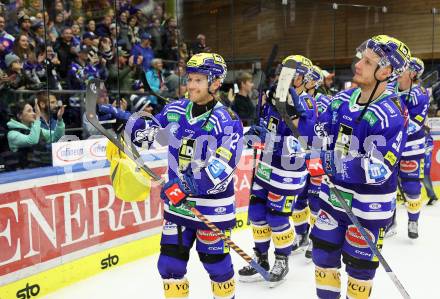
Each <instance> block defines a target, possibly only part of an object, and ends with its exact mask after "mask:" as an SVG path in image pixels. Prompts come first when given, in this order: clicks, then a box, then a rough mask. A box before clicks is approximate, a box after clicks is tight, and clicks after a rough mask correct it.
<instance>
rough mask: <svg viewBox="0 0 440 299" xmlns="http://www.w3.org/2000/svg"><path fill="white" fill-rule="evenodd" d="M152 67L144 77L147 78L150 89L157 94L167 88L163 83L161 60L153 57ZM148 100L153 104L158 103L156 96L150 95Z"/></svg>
mask: <svg viewBox="0 0 440 299" xmlns="http://www.w3.org/2000/svg"><path fill="white" fill-rule="evenodd" d="M151 66H152V68H151V69H149V70H148V71H147V72H146V74H145V77H146V79H147V82H148V85H149V86H150V88H151V90H153V91H154V92H156V93H157V94H162V93H164V92H166V91H167V90H168V88H167V86H166V85H165V81H164V77H163V62H162V59H160V58H155V59H153V60H152V61H151ZM149 100H150V101H151V103H152V104H153V105H155V106H157V105H158V101H157V97H155V96H153V95H150V96H149Z"/></svg>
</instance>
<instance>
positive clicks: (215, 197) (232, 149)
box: [127, 53, 243, 299]
mask: <svg viewBox="0 0 440 299" xmlns="http://www.w3.org/2000/svg"><path fill="white" fill-rule="evenodd" d="M186 72H187V73H188V85H187V86H188V92H189V98H183V99H180V100H178V101H175V102H172V103H170V104H168V105H166V106H165V108H164V109H163V110H162V112H160V113H159V114H158V115H156V117H155V118H156V121H153V120H145V119H143V118H137V119H136V120H131V123H130V122H129V123H128V124H127V128H128V130H130V129H131V128H132V129H131V132H130V134H131V137H132V141H133V142H134V143H135V144H136V145H138V146H140V145H143V146H144V147H149V146H150V145H151V144H152V142H153V141H154V139H155V138H156V139H157V140H159V139H162V137H161V135H162V134H164V132H167V133H168V134H169V135H168V136H167V137H168V139H169V141H168V148H169V152H168V163H169V166H168V182H167V183H166V184H165V185H164V186H163V188H162V193H161V198H162V199H163V200H164V203H165V205H164V210H165V211H164V218H165V220H164V225H163V231H162V239H161V250H160V256H159V261H158V269H159V273H160V275H161V276H162V279H163V283H164V292H165V298H187V297H188V294H189V282H188V280H187V279H186V278H185V274H186V272H187V270H186V269H187V263H188V259H189V252H190V249H191V247H192V246H193V244H194V242H195V243H196V250H197V252H198V254H199V258H200V261H201V262H202V263H203V266H204V268H205V269H206V271H207V272H208V274H209V276H210V278H211V284H212V292H213V296H214V298H216V299H220V298H221V299H226V298H228V299H229V298H234V296H235V295H234V294H235V282H234V269H233V266H232V261H231V257H230V254H229V248H228V247H227V246H226V245H225V243H224V241H223V240H221V239H220V238H219V237H218V236H216V235H215V234H214V233H213V232H212V231H211V230H208V228H207V227H206V225H205V224H204V223H203V222H201V221H200V220H199V219H198V218H196V217H195V216H194V215H193V214H192V212H191V211H190V210H189V209H187V208H185V205H182V203H183V202H186V203H187V204H189V205H190V206H194V207H196V208H197V209H198V210H199V211H200V212H201V213H202V214H204V215H205V216H206V217H207V218H208V220H210V221H211V222H213V223H214V224H215V225H216V226H217V227H218V228H220V229H221V230H223V232H224V233H225V234H227V235H229V234H230V230H231V229H232V228H233V227H234V225H235V196H234V186H233V175H234V170H235V167H236V165H237V163H238V161H239V160H240V157H241V152H242V147H243V145H242V137H243V128H242V125H241V122H240V120H239V119H238V118H237V117H236V115H235V114H234V113H233V112H232V111H230V110H228V108H226V107H225V106H223V105H222V104H221V103H220V102H218V101H217V100H216V96H215V94H216V92H217V90H218V89H219V88H220V86H221V84H222V82H223V80H224V78H225V76H226V64H225V61H224V60H223V58H222V57H221V56H220V55H218V54H214V53H200V54H196V55H194V56H192V57H191V59H190V60H189V61H188V63H187V69H186ZM164 128H166V130H164Z"/></svg>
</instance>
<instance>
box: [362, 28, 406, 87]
mask: <svg viewBox="0 0 440 299" xmlns="http://www.w3.org/2000/svg"><path fill="white" fill-rule="evenodd" d="M366 49H370V50H372V51H373V52H374V53H375V54H376V55H377V56H379V62H378V64H379V66H380V67H386V66H388V65H389V66H391V67H392V69H393V73H392V75H391V77H390V78H389V79H388V80H393V79H395V78H396V77H398V76H399V75H400V74H402V73H403V72H404V71H405V70H406V69H407V68H408V65H409V62H410V59H411V51H410V49H409V48H408V46H407V45H406V44H405V43H403V42H401V41H400V40H398V39H397V38H394V37H391V36H388V35H376V36H373V37H372V38H370V39H369V40H367V41H365V42H364V43H363V44H362V45H361V46H360V47H359V48H358V49H357V53H358V54H362V53H363V51H364V50H366ZM359 58H361V57H359Z"/></svg>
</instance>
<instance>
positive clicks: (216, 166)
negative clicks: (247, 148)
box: [208, 160, 226, 179]
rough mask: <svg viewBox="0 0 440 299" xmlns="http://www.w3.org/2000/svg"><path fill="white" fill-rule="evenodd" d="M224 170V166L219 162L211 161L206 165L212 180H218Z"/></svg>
mask: <svg viewBox="0 0 440 299" xmlns="http://www.w3.org/2000/svg"><path fill="white" fill-rule="evenodd" d="M225 169H226V165H224V164H223V163H222V162H220V161H219V160H213V161H212V162H211V163H210V164H209V165H208V171H209V173H210V174H211V176H212V177H213V178H214V179H216V178H218V177H219V176H220V175H221V174H222V173H223V172H224V171H225Z"/></svg>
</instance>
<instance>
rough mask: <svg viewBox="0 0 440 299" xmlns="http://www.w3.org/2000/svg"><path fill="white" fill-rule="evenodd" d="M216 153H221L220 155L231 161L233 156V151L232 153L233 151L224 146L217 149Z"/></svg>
mask: <svg viewBox="0 0 440 299" xmlns="http://www.w3.org/2000/svg"><path fill="white" fill-rule="evenodd" d="M215 153H216V154H217V155H219V156H220V157H222V158H224V159H225V160H226V161H229V160H231V158H232V153H231V151H229V150H227V149H226V148H224V147H219V148H218V149H217V150H216V151H215Z"/></svg>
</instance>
